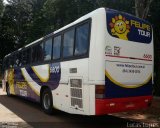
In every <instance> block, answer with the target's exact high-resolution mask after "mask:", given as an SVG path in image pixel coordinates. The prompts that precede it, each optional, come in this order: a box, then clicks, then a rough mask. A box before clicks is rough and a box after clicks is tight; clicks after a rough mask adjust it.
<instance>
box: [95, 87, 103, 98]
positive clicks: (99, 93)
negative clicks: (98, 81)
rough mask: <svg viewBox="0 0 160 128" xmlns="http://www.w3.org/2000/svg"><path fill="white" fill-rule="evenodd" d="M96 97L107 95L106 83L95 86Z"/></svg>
mask: <svg viewBox="0 0 160 128" xmlns="http://www.w3.org/2000/svg"><path fill="white" fill-rule="evenodd" d="M95 93H96V98H104V97H105V85H96V87H95Z"/></svg>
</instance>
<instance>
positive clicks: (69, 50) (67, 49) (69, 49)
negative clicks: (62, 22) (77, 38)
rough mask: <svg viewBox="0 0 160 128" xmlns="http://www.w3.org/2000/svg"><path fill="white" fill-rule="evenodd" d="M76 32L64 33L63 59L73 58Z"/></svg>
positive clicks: (72, 30)
mask: <svg viewBox="0 0 160 128" xmlns="http://www.w3.org/2000/svg"><path fill="white" fill-rule="evenodd" d="M74 30H75V29H71V30H69V31H67V32H65V33H64V39H63V58H67V57H71V56H73V48H74V33H75V32H74Z"/></svg>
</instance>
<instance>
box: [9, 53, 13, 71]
mask: <svg viewBox="0 0 160 128" xmlns="http://www.w3.org/2000/svg"><path fill="white" fill-rule="evenodd" d="M13 66H14V55H11V56H10V57H9V68H13Z"/></svg>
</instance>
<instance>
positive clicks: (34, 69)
mask: <svg viewBox="0 0 160 128" xmlns="http://www.w3.org/2000/svg"><path fill="white" fill-rule="evenodd" d="M152 31H153V30H152V26H151V24H150V23H149V22H147V21H145V20H142V19H139V18H137V17H135V16H132V15H130V14H127V13H124V12H120V11H116V10H112V9H107V8H99V9H97V10H95V11H93V12H91V13H89V14H86V15H85V16H82V17H81V18H79V19H77V20H76V21H74V22H72V23H70V24H68V25H66V26H64V27H62V28H60V29H59V30H57V31H55V32H53V33H51V34H49V35H47V36H45V37H42V38H40V39H38V40H36V41H34V42H32V43H31V44H29V45H27V46H24V47H23V48H21V49H18V50H17V51H15V52H12V53H10V54H8V55H6V56H5V58H4V61H3V69H4V73H3V80H2V81H3V89H4V90H5V91H6V92H7V95H9V96H10V95H17V96H21V97H24V98H25V99H28V100H32V101H36V102H39V103H41V105H42V108H43V110H44V111H45V112H46V113H52V112H53V110H54V109H59V110H61V111H64V112H67V113H72V114H82V115H103V114H108V113H115V112H122V111H129V110H135V109H143V108H147V107H148V106H149V105H150V104H151V101H152V83H153V58H154V54H153V34H152V33H153V32H152Z"/></svg>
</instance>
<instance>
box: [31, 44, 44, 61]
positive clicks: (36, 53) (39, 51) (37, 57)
mask: <svg viewBox="0 0 160 128" xmlns="http://www.w3.org/2000/svg"><path fill="white" fill-rule="evenodd" d="M43 60H44V55H43V43H41V44H37V45H35V46H33V48H32V62H33V63H36V62H41V61H43Z"/></svg>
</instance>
